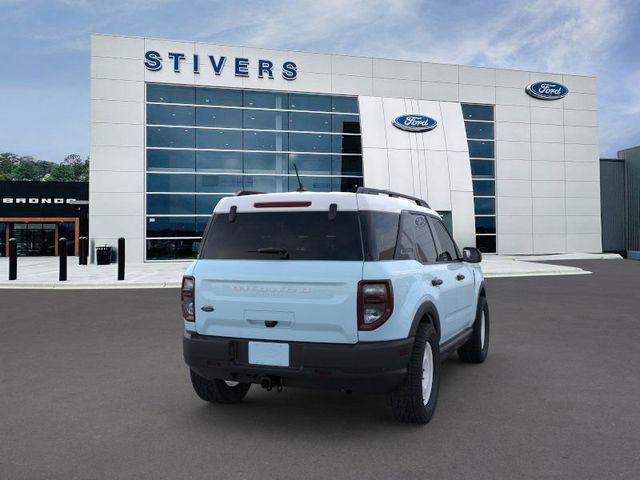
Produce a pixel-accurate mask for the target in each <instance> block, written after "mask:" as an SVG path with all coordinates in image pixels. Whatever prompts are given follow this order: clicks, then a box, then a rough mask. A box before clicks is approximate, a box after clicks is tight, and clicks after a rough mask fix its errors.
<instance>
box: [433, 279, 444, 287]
mask: <svg viewBox="0 0 640 480" xmlns="http://www.w3.org/2000/svg"><path fill="white" fill-rule="evenodd" d="M442 283H443V282H442V280H441V279H439V278H434V279H433V280H431V285H433V286H434V287H437V286H439V285H442Z"/></svg>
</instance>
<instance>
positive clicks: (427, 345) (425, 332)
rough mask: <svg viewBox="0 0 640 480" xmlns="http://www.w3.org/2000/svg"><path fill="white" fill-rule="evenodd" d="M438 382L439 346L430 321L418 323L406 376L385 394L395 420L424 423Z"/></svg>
mask: <svg viewBox="0 0 640 480" xmlns="http://www.w3.org/2000/svg"><path fill="white" fill-rule="evenodd" d="M439 386H440V347H439V342H438V334H437V333H436V331H435V329H434V328H433V325H431V324H429V323H421V324H420V326H419V327H418V331H417V332H416V338H415V343H414V345H413V351H412V352H411V359H410V360H409V368H408V371H407V377H406V379H405V381H404V383H403V384H402V385H400V386H399V387H398V388H397V389H395V390H393V391H392V392H390V393H389V394H387V401H388V403H389V405H390V406H391V410H392V412H393V416H394V417H395V419H396V420H399V421H401V422H407V423H417V424H425V423H428V422H429V420H431V418H432V417H433V414H434V413H435V410H436V404H437V402H438V389H439Z"/></svg>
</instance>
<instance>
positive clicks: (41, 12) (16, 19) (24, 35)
mask: <svg viewBox="0 0 640 480" xmlns="http://www.w3.org/2000/svg"><path fill="white" fill-rule="evenodd" d="M92 32H99V33H113V34H123V35H137V36H150V37H159V38H170V39H178V40H194V41H207V42H212V43H221V44H236V45H243V46H255V47H263V48H282V49H294V50H305V51H311V52H320V53H343V54H351V55H367V56H376V57H385V58H397V59H407V60H418V61H429V62H441V63H458V64H465V65H478V66H487V67H506V68H515V69H524V70H535V71H543V72H545V71H546V72H560V73H574V74H583V75H595V76H597V77H598V86H599V92H598V93H599V126H600V150H601V152H600V153H601V156H602V157H612V156H614V157H615V155H616V152H617V151H618V150H620V149H623V148H627V147H631V146H635V145H639V144H640V51H639V50H640V1H637V0H560V1H558V0H528V1H500V0H497V1H490V2H488V1H486V0H471V1H459V0H444V1H430V0H393V1H383V0H324V1H323V0H316V1H312V0H311V1H310V0H300V1H295V2H293V1H256V0H245V1H235V2H234V1H229V0H226V1H203V0H194V1H171V0H108V1H105V0H101V1H91V0H59V1H58V0H48V1H41V0H0V44H1V45H2V46H3V48H2V55H3V57H4V58H3V61H2V66H1V67H0V152H13V153H18V154H21V155H32V156H34V157H36V158H39V159H41V160H49V161H56V162H59V161H61V160H62V159H63V158H64V157H65V156H66V155H67V154H70V153H78V154H80V155H82V156H86V155H88V153H89V126H90V125H89V110H90V107H89V57H90V50H89V49H90V34H91V33H92Z"/></svg>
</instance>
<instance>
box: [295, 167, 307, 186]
mask: <svg viewBox="0 0 640 480" xmlns="http://www.w3.org/2000/svg"><path fill="white" fill-rule="evenodd" d="M293 168H294V169H295V171H296V178H297V179H298V189H297V190H296V192H306V191H307V189H306V188H304V186H303V185H302V182H301V181H300V175H299V174H298V166H297V165H296V164H295V163H294V164H293Z"/></svg>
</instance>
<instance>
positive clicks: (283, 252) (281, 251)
mask: <svg viewBox="0 0 640 480" xmlns="http://www.w3.org/2000/svg"><path fill="white" fill-rule="evenodd" d="M249 252H250V253H268V254H273V255H280V259H281V260H289V252H288V251H287V249H286V248H276V247H268V248H259V249H257V250H249Z"/></svg>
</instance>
